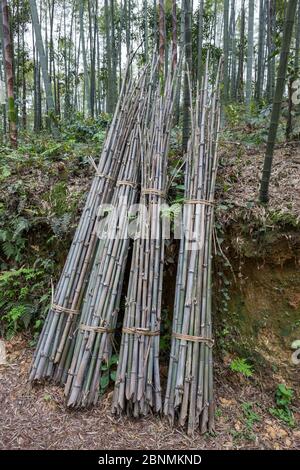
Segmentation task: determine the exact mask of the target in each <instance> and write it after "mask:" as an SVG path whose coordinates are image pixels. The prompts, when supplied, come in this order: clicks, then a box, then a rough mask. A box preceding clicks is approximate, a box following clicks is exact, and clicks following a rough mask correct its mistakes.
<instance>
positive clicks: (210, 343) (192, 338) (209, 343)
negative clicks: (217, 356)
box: [172, 332, 215, 348]
mask: <svg viewBox="0 0 300 470" xmlns="http://www.w3.org/2000/svg"><path fill="white" fill-rule="evenodd" d="M172 336H173V338H176V339H183V340H185V341H193V342H194V343H205V344H206V345H207V346H208V347H209V348H212V347H213V345H214V343H215V342H214V340H213V339H212V338H206V337H205V336H193V335H185V334H183V333H175V332H173V333H172Z"/></svg>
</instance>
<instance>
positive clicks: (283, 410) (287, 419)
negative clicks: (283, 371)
mask: <svg viewBox="0 0 300 470" xmlns="http://www.w3.org/2000/svg"><path fill="white" fill-rule="evenodd" d="M293 397H294V392H293V390H292V389H291V388H289V387H286V386H285V385H284V384H280V385H278V386H277V389H276V392H275V402H276V405H277V406H276V407H275V408H269V412H270V413H271V415H273V416H275V417H276V418H278V419H279V420H280V421H283V422H284V423H286V424H287V425H288V426H291V427H293V426H295V418H294V415H293V412H292V411H291V409H290V405H291V403H292V400H293Z"/></svg>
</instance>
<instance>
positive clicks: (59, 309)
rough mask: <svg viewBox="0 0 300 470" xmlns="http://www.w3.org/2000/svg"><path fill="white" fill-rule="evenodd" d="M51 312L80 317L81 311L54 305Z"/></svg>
mask: <svg viewBox="0 0 300 470" xmlns="http://www.w3.org/2000/svg"><path fill="white" fill-rule="evenodd" d="M51 310H54V311H55V312H57V313H67V314H68V315H78V314H79V310H74V309H72V308H67V307H63V306H62V305H57V304H52V305H51Z"/></svg>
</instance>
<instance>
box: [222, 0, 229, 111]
mask: <svg viewBox="0 0 300 470" xmlns="http://www.w3.org/2000/svg"><path fill="white" fill-rule="evenodd" d="M228 23H229V0H224V31H223V42H224V65H223V67H224V69H223V83H224V89H223V102H224V103H225V104H226V103H227V101H228V88H229V87H228V84H229V81H228V55H229V40H228V39H229V38H228Z"/></svg>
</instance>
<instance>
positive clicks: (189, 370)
mask: <svg viewBox="0 0 300 470" xmlns="http://www.w3.org/2000/svg"><path fill="white" fill-rule="evenodd" d="M220 68H221V65H220V67H219V71H218V76H217V79H216V83H215V86H214V88H213V90H212V91H209V84H208V66H206V72H205V76H204V79H203V86H202V90H201V91H200V92H199V93H198V96H197V99H196V103H195V107H194V109H192V111H191V114H192V131H191V138H190V140H189V144H188V149H187V156H186V157H187V159H186V166H185V203H184V212H183V219H182V237H181V244H180V252H179V261H178V268H177V279H176V292H175V304H174V315H173V331H172V344H171V354H170V362H169V372H168V382H167V390H166V396H165V402H164V414H165V415H167V416H168V417H169V418H170V420H171V422H172V423H173V422H174V419H175V417H178V421H179V424H180V425H181V426H184V425H187V430H188V434H191V433H193V431H194V430H195V429H196V428H198V427H200V430H201V432H206V431H207V430H209V431H211V430H212V429H213V427H214V405H213V362H212V346H213V339H212V327H211V301H212V298H211V297H212V295H211V270H212V233H213V217H214V191H215V181H216V172H217V163H218V159H217V138H218V131H219V125H220V105H219V94H220V90H219V80H220V78H219V77H220Z"/></svg>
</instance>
